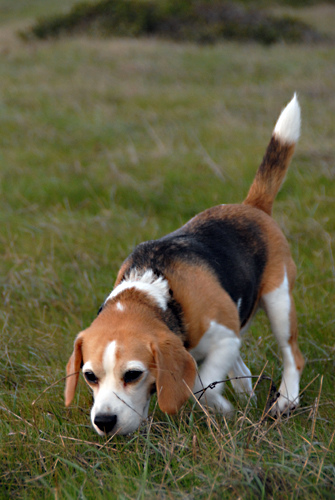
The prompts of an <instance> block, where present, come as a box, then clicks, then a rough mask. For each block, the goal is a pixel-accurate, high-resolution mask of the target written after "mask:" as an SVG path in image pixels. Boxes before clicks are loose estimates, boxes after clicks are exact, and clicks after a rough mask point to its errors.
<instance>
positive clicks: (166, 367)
mask: <svg viewBox="0 0 335 500" xmlns="http://www.w3.org/2000/svg"><path fill="white" fill-rule="evenodd" d="M151 349H152V352H153V355H154V359H155V363H156V369H157V375H156V388H157V395H158V396H157V397H158V404H159V407H160V409H161V410H162V411H164V412H165V413H169V414H174V413H177V411H178V410H179V409H180V407H181V406H182V405H183V404H184V403H185V401H187V399H188V398H189V397H190V396H191V392H190V390H191V391H192V390H193V385H194V381H195V376H196V364H195V361H194V359H193V357H192V356H191V354H190V353H188V352H187V351H186V349H185V347H184V346H183V344H182V342H181V340H180V339H179V338H178V337H176V336H174V335H173V334H171V335H165V336H164V339H163V340H162V341H161V342H158V343H157V344H156V343H155V344H153V345H152V346H151Z"/></svg>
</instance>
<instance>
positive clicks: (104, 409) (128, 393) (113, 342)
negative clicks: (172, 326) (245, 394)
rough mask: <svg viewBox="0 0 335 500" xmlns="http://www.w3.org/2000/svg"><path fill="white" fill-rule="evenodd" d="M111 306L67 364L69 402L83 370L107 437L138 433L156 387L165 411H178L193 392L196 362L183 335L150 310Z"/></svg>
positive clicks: (95, 416)
mask: <svg viewBox="0 0 335 500" xmlns="http://www.w3.org/2000/svg"><path fill="white" fill-rule="evenodd" d="M124 309H125V308H124V306H122V307H120V304H117V303H116V304H112V305H111V306H108V307H106V308H105V309H104V310H103V311H102V313H101V314H100V315H99V316H98V317H97V318H96V319H95V321H94V322H93V323H92V325H91V326H90V327H89V328H88V329H87V330H85V331H83V332H81V333H80V334H79V335H78V336H77V338H76V340H75V343H74V350H73V353H72V355H71V357H70V359H69V362H68V364H67V379H66V388H65V404H66V406H68V405H69V404H70V403H71V401H72V399H73V397H74V393H75V389H76V386H77V382H78V378H79V372H80V369H82V372H83V375H84V378H85V380H86V382H87V384H88V385H89V386H90V388H91V389H92V391H93V396H94V404H93V407H92V410H91V420H92V424H93V427H94V428H95V430H96V431H97V432H98V434H100V435H101V436H103V435H104V434H109V433H119V434H129V433H131V432H134V431H135V430H136V429H137V428H138V426H139V425H140V423H141V421H142V420H143V419H145V418H146V417H147V415H148V409H149V402H150V397H151V395H152V394H153V392H156V391H157V398H158V405H159V407H160V408H161V410H162V411H164V412H166V413H169V414H173V413H176V412H177V411H178V410H179V408H180V407H181V406H182V405H183V403H184V402H185V401H186V400H187V399H188V397H189V396H190V394H191V393H190V389H192V388H193V384H194V380H195V375H196V367H195V362H194V360H193V358H192V356H191V355H190V354H189V353H188V352H187V351H186V349H185V348H184V346H183V343H182V342H181V340H180V339H179V338H178V337H177V336H176V335H174V334H173V333H172V332H171V331H170V330H169V329H168V328H167V327H166V326H165V325H164V324H163V323H162V322H161V321H159V320H158V319H157V318H155V317H153V316H152V315H151V314H150V310H149V311H148V310H146V309H143V308H142V309H141V307H140V305H139V307H135V308H128V310H124Z"/></svg>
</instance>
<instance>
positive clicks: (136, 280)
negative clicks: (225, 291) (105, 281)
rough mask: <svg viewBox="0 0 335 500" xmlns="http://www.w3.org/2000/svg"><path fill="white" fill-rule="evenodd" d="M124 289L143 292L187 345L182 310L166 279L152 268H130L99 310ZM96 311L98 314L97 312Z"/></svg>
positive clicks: (158, 313)
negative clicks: (139, 269)
mask: <svg viewBox="0 0 335 500" xmlns="http://www.w3.org/2000/svg"><path fill="white" fill-rule="evenodd" d="M126 290H136V291H138V292H140V293H143V294H144V295H145V296H146V297H147V298H148V299H150V301H151V302H152V303H153V304H154V305H155V307H156V310H157V316H158V317H159V318H160V319H161V321H163V323H165V324H166V326H167V327H168V328H169V330H171V331H172V332H173V333H174V334H175V335H177V336H178V337H180V338H181V340H182V341H183V343H184V345H185V347H187V340H186V330H185V325H184V320H183V311H182V308H181V306H180V304H179V303H178V302H177V301H176V300H175V299H174V298H173V296H172V292H171V290H170V287H169V282H168V280H167V279H166V278H165V277H164V276H162V275H158V274H157V273H155V272H154V271H153V270H152V269H145V270H141V271H138V270H137V269H136V268H134V269H130V270H129V271H128V272H127V274H126V275H125V277H124V278H123V280H122V281H121V283H119V284H118V285H117V286H116V287H115V288H114V290H112V292H111V293H110V294H109V295H108V297H107V298H106V300H105V302H104V304H103V305H102V306H101V308H100V309H99V313H100V312H101V310H102V309H103V308H104V307H105V305H107V303H108V301H110V300H113V301H115V300H116V299H117V298H118V297H119V296H121V294H123V293H124V292H125V291H126ZM99 313H98V314H99Z"/></svg>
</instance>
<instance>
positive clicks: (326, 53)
mask: <svg viewBox="0 0 335 500" xmlns="http://www.w3.org/2000/svg"><path fill="white" fill-rule="evenodd" d="M23 4H25V5H26V3H24V2H22V5H23ZM42 4H43V5H42ZM4 5H5V6H7V8H8V6H11V5H13V6H14V3H13V2H10V3H9V2H8V1H7V2H4V0H1V1H0V6H1V7H2V6H4ZM15 5H17V3H16V2H15ZM48 5H50V6H52V5H53V2H51V1H50V2H47V1H44V2H42V3H41V2H37V1H36V2H31V5H30V11H29V12H28V10H27V11H26V12H23V11H22V10H20V11H18V10H16V11H15V12H14V10H12V11H11V12H8V17H7V20H6V22H5V21H3V25H2V26H1V27H0V52H1V60H0V61H1V62H0V65H1V75H2V76H1V80H0V95H1V100H0V107H1V115H0V116H1V120H0V141H1V147H0V164H1V168H0V225H1V231H0V252H1V260H0V280H1V281H0V285H1V305H0V328H1V336H0V412H1V422H0V435H1V437H0V498H8V497H13V498H22V499H30V498H37V497H38V498H57V499H58V498H59V499H63V498H65V499H66V498H71V499H72V498H86V499H90V498H95V499H100V498H139V499H141V498H171V497H172V498H184V497H186V498H201V499H202V498H204V499H205V498H214V499H215V498H239V497H240V498H248V499H249V498H251V499H253V498H255V499H256V498H257V499H258V498H280V499H281V498H282V499H286V498H302V497H306V498H318V499H319V498H332V497H333V493H334V482H335V460H334V439H333V437H334V428H335V426H334V392H335V391H334V383H335V380H334V379H335V377H334V333H333V332H334V314H333V304H334V297H335V293H334V292H335V286H334V281H335V265H334V243H333V242H334V235H335V222H334V201H335V170H334V165H335V153H334V133H335V118H334V117H335V98H334V96H335V83H334V82H335V78H334V76H335V75H334V68H335V65H334V62H335V61H334V49H333V47H331V46H327V45H326V44H323V45H318V46H316V47H313V46H308V47H304V46H301V45H293V46H290V47H289V48H288V47H287V46H285V45H275V46H272V47H270V48H264V47H260V46H257V45H239V44H235V43H229V44H222V45H218V46H215V47H198V46H195V45H192V44H184V45H178V44H174V43H167V42H156V41H154V40H151V41H140V42H139V41H136V40H113V41H106V40H105V41H104V40H94V39H92V38H88V37H84V36H82V37H78V38H73V39H70V40H58V41H56V42H55V41H52V42H38V43H37V42H34V43H32V44H25V43H23V42H22V41H20V40H19V39H17V38H16V36H15V32H16V27H17V23H25V22H28V21H29V20H30V19H31V18H32V17H34V15H35V14H36V13H38V15H41V14H43V13H41V9H47V7H48ZM13 9H14V7H13ZM25 9H26V7H25ZM310 9H317V13H318V15H317V16H316V18H315V19H319V20H320V23H321V20H322V11H321V10H320V9H319V7H318V6H316V7H310ZM306 12H307V10H306V9H304V10H303V15H304V16H306V15H307V13H306ZM310 12H313V10H311V11H310ZM325 12H326V16H327V20H328V22H329V16H330V15H332V16H333V19H334V17H335V14H334V9H332V8H330V7H328V8H327V10H326V11H325ZM29 22H30V21H29ZM295 90H296V91H298V93H299V96H300V102H301V106H302V117H303V128H302V137H301V140H300V142H299V144H298V147H297V151H296V155H295V157H294V159H293V163H292V165H291V168H290V171H289V174H288V177H287V179H286V182H285V185H284V187H283V189H282V191H281V192H280V194H279V196H278V198H277V202H276V204H275V214H274V216H275V218H276V220H277V221H278V222H279V224H280V226H281V227H282V228H283V230H284V232H285V234H286V235H287V237H288V239H289V241H290V244H291V248H292V253H293V256H294V258H295V261H296V263H297V266H298V279H297V286H296V292H295V299H296V304H297V309H298V316H299V323H300V345H301V349H302V351H303V353H304V355H305V357H306V360H307V364H306V368H305V371H304V374H303V378H302V386H301V388H302V390H304V392H303V397H302V402H301V406H300V408H299V409H298V410H297V411H296V412H295V413H293V414H292V415H291V416H290V417H289V418H283V419H280V420H277V421H273V420H271V419H265V420H264V419H263V412H264V408H265V405H266V400H267V395H268V391H269V383H268V381H262V382H261V383H260V384H259V386H258V387H257V389H256V391H257V395H258V404H257V406H256V407H250V405H249V406H248V405H245V404H244V403H240V402H239V401H238V400H236V398H235V395H234V394H233V393H232V392H231V390H230V386H229V384H227V390H226V392H227V394H228V397H229V398H230V399H231V400H232V402H233V403H234V405H235V406H236V408H237V413H236V416H235V418H234V419H233V420H230V421H225V420H224V419H222V418H220V416H215V415H214V416H213V415H211V416H208V415H206V413H205V412H203V411H202V410H201V409H200V408H192V405H191V404H190V403H189V404H187V405H186V406H185V407H184V408H183V409H182V411H181V412H180V413H179V414H178V415H177V416H176V417H173V418H169V417H167V416H166V415H164V414H162V413H161V412H160V411H159V409H157V408H156V406H155V400H153V403H152V415H153V419H152V421H150V422H149V423H148V425H147V426H144V427H143V428H141V429H140V430H139V431H138V432H136V433H135V434H134V435H133V436H131V437H116V438H114V439H113V440H105V439H102V438H99V437H98V436H97V435H96V434H95V433H94V431H93V429H92V428H91V427H90V423H89V407H90V404H91V396H90V394H89V393H88V391H87V389H86V387H85V385H84V383H83V381H81V382H80V385H79V391H78V393H77V395H76V398H75V401H74V403H73V405H72V406H71V408H70V409H65V408H64V403H63V386H64V381H63V380H62V378H63V377H64V373H65V364H66V361H67V359H68V357H69V355H70V353H71V349H72V345H73V340H74V337H75V335H76V334H77V332H78V331H79V330H80V329H82V328H84V327H85V326H87V325H88V324H89V323H90V321H91V320H92V319H93V318H94V316H95V314H96V311H97V309H98V307H99V305H100V304H101V302H102V301H103V300H104V298H105V296H106V295H107V294H108V293H109V291H110V289H111V287H112V284H113V281H114V279H115V276H116V273H117V270H118V267H119V265H120V263H121V262H122V260H123V258H125V257H126V256H127V254H128V253H129V252H130V250H131V249H132V248H133V246H134V245H135V244H136V243H139V242H140V241H143V240H145V239H149V238H156V237H159V236H161V235H163V234H165V233H166V232H168V231H170V230H172V229H174V228H176V227H178V226H179V225H180V224H181V223H183V222H185V221H186V220H187V219H188V218H189V217H191V216H192V215H194V214H195V213H197V212H199V211H201V210H203V209H205V208H206V207H208V206H211V205H214V204H218V203H221V202H226V203H229V202H238V201H240V200H242V199H243V197H244V196H245V195H246V192H247V190H248V186H249V185H250V182H251V180H252V178H253V176H254V173H255V171H256V168H257V166H258V164H259V162H260V160H261V158H262V155H263V152H264V150H265V147H266V144H267V142H268V139H269V136H270V134H271V130H272V127H273V125H274V122H275V120H276V118H277V116H278V114H279V112H280V109H281V108H282V107H283V105H284V104H285V103H286V102H287V101H288V100H289V99H290V98H291V96H292V94H293V92H294V91H295ZM242 352H243V357H244V359H245V360H246V363H247V365H248V366H249V367H250V369H251V371H252V372H253V374H260V373H261V372H262V370H263V369H264V373H266V374H267V375H270V376H272V377H273V379H274V382H275V384H278V382H279V380H280V366H281V362H280V358H279V355H278V349H277V346H276V343H275V341H274V339H273V336H272V334H271V332H270V329H269V326H268V323H267V321H266V319H265V317H264V316H263V315H262V314H261V315H260V316H259V317H258V318H257V320H256V321H255V323H254V325H253V327H252V328H251V331H250V332H249V333H248V334H247V336H246V338H245V341H244V345H243V350H242Z"/></svg>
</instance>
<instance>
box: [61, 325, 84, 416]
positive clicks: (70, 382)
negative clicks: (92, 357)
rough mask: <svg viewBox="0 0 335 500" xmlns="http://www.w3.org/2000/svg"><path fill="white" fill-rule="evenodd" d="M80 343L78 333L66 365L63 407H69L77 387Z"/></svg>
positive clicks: (79, 366)
mask: <svg viewBox="0 0 335 500" xmlns="http://www.w3.org/2000/svg"><path fill="white" fill-rule="evenodd" d="M82 343H83V338H82V334H81V333H80V334H79V335H78V336H77V338H76V340H75V342H74V349H73V353H72V354H71V357H70V359H69V361H68V363H67V365H66V375H67V378H66V384H65V406H69V404H70V403H71V401H72V399H73V396H74V393H75V390H76V387H77V383H78V379H79V372H80V368H81V363H82V360H83V357H82V352H81V347H82Z"/></svg>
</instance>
